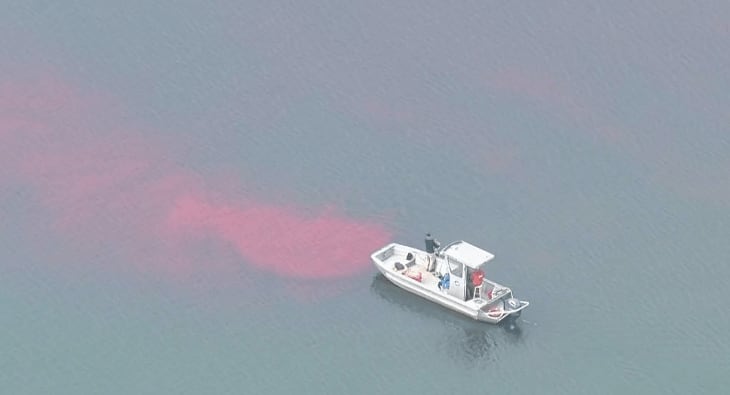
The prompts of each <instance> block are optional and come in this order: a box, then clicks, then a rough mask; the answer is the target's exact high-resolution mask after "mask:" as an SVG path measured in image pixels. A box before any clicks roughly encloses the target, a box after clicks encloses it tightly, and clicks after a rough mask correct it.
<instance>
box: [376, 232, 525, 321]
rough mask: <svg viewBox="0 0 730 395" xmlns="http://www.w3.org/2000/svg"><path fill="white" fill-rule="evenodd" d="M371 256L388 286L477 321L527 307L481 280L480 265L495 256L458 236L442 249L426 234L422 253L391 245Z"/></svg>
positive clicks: (512, 316)
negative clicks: (456, 239) (457, 239)
mask: <svg viewBox="0 0 730 395" xmlns="http://www.w3.org/2000/svg"><path fill="white" fill-rule="evenodd" d="M371 259H372V260H373V263H374V264H375V267H377V268H378V270H379V271H380V272H381V273H382V274H383V276H385V278H387V279H388V280H390V282H392V283H393V284H395V285H397V286H399V287H401V288H403V289H405V290H406V291H409V292H412V293H414V294H416V295H419V296H421V297H424V298H426V299H428V300H430V301H432V302H436V303H438V304H440V305H442V306H444V307H447V308H449V309H451V310H454V311H457V312H459V313H462V314H465V315H467V316H469V317H472V318H474V319H476V320H479V321H484V322H488V323H492V324H497V323H499V322H501V321H502V320H505V319H509V320H514V319H516V318H517V317H519V316H520V314H521V313H522V310H524V309H525V308H526V307H527V306H529V305H530V302H527V301H524V300H519V299H517V298H515V297H514V295H513V294H512V290H511V289H510V288H509V287H505V286H504V285H501V284H498V283H496V282H494V281H492V280H489V279H487V278H485V277H484V269H483V267H484V265H485V264H486V263H487V262H490V261H491V260H493V259H494V255H493V254H491V253H489V252H487V251H485V250H483V249H481V248H479V247H476V246H474V245H472V244H470V243H467V242H466V241H463V240H460V241H455V242H452V243H449V244H447V245H446V246H444V247H441V246H440V244H439V242H438V241H436V240H435V239H434V238H433V237H431V235H430V234H427V235H426V250H425V251H423V250H419V249H417V248H413V247H409V246H406V245H402V244H398V243H391V244H388V245H386V246H385V247H383V248H381V249H379V250H377V251H375V252H374V253H373V254H372V255H371Z"/></svg>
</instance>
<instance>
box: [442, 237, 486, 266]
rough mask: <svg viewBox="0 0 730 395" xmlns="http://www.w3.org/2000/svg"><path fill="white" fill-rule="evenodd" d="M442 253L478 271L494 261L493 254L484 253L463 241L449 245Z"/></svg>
mask: <svg viewBox="0 0 730 395" xmlns="http://www.w3.org/2000/svg"><path fill="white" fill-rule="evenodd" d="M441 252H442V253H443V254H444V255H446V256H448V257H451V258H453V259H455V260H457V261H458V262H461V263H463V264H464V265H466V266H467V267H470V268H472V269H477V268H479V267H481V266H482V265H484V264H485V263H487V262H489V261H491V260H492V259H494V255H493V254H492V253H490V252H487V251H484V250H483V249H481V248H479V247H477V246H474V245H472V244H469V243H467V242H466V241H463V240H462V241H456V242H453V243H451V244H449V245H447V246H446V247H444V249H443V250H441Z"/></svg>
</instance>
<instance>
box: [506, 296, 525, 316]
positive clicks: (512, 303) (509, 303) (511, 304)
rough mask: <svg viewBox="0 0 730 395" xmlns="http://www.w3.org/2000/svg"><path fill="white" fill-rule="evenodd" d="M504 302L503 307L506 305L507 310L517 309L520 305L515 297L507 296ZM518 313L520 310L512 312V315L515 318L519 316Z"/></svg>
mask: <svg viewBox="0 0 730 395" xmlns="http://www.w3.org/2000/svg"><path fill="white" fill-rule="evenodd" d="M504 304H505V307H507V308H508V309H509V310H517V309H518V308H520V305H521V303H520V300H519V299H517V298H509V299H507V300H505V301H504ZM520 314H522V311H521V310H520V311H518V312H516V313H514V314H512V317H514V318H517V317H519V316H520Z"/></svg>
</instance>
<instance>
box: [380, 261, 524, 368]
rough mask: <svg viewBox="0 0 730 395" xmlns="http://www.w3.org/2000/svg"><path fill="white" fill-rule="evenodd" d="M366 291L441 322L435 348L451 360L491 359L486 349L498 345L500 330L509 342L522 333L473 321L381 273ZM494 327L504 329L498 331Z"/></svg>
mask: <svg viewBox="0 0 730 395" xmlns="http://www.w3.org/2000/svg"><path fill="white" fill-rule="evenodd" d="M370 290H371V291H372V293H373V294H375V295H377V296H378V297H379V298H381V299H383V300H385V301H387V302H389V303H390V304H391V305H393V306H397V307H398V308H400V309H402V310H405V311H409V312H414V313H416V314H419V315H421V316H423V317H427V318H431V319H433V322H434V323H437V322H441V323H443V324H445V325H444V329H445V331H446V332H447V335H446V337H445V338H444V340H443V342H441V344H440V346H439V347H440V348H443V350H442V351H443V352H445V353H446V354H448V355H450V356H452V357H454V358H455V359H458V360H465V362H468V363H472V362H475V361H477V360H482V359H494V358H493V357H492V355H491V354H492V353H490V351H493V350H494V348H495V347H498V344H499V343H498V341H497V340H500V341H501V340H502V337H501V336H498V335H499V333H500V332H504V333H506V334H508V336H507V338H509V339H508V340H511V341H519V339H520V337H521V335H522V330H521V329H520V327H519V326H515V327H512V328H511V327H510V326H509V325H502V324H500V325H497V326H494V325H491V324H487V323H484V322H480V321H475V320H473V319H471V318H469V317H466V316H464V315H462V314H459V313H456V312H454V311H451V310H449V309H447V308H445V307H442V306H439V305H437V304H435V303H433V302H430V301H428V300H425V299H423V298H421V297H419V296H416V295H414V294H412V293H410V292H407V291H405V290H403V289H400V288H398V287H397V286H396V285H394V284H392V283H391V282H390V281H388V279H386V278H385V277H384V276H383V275H381V274H377V275H376V276H375V277H374V278H373V281H372V284H371V285H370ZM498 328H502V329H504V330H503V331H498V330H497V329H498Z"/></svg>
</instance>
